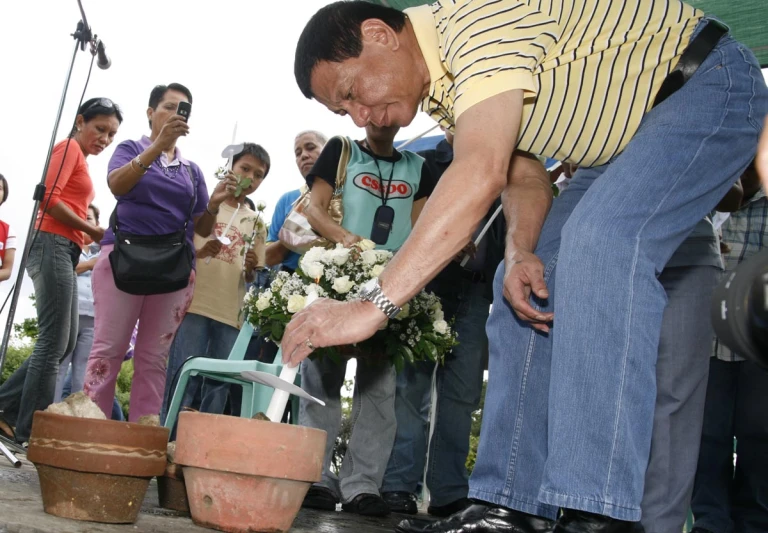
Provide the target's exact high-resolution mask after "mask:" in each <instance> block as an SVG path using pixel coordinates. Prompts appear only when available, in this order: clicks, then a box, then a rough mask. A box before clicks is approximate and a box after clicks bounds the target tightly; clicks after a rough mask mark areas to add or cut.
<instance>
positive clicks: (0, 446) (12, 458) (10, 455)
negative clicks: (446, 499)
mask: <svg viewBox="0 0 768 533" xmlns="http://www.w3.org/2000/svg"><path fill="white" fill-rule="evenodd" d="M0 453H2V454H3V455H4V456H5V458H6V459H8V460H9V461H10V462H11V464H12V465H13V466H14V467H15V468H21V461H19V459H18V458H17V457H16V456H15V455H13V452H12V451H11V450H9V449H8V448H6V446H5V444H3V443H2V442H0Z"/></svg>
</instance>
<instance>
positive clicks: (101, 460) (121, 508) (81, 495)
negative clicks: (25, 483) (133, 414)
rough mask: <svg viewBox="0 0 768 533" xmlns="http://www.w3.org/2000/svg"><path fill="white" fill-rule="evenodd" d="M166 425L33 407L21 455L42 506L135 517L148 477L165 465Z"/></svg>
mask: <svg viewBox="0 0 768 533" xmlns="http://www.w3.org/2000/svg"><path fill="white" fill-rule="evenodd" d="M168 431H169V430H168V429H167V428H162V427H152V426H141V425H138V424H129V423H127V422H115V421H112V420H94V419H91V418H74V417H71V416H63V415H57V414H53V413H45V412H43V411H37V412H36V413H35V416H34V419H33V422H32V435H31V438H30V440H29V450H28V451H27V458H28V459H29V460H30V461H31V462H33V463H35V466H36V467H37V473H38V476H39V477H40V490H41V492H42V495H43V507H44V508H45V512H46V513H49V514H52V515H56V516H61V517H64V518H73V519H75V520H90V521H93V522H106V523H113V524H122V523H133V522H135V521H136V518H137V517H138V515H139V510H140V509H141V504H142V502H143V501H144V495H145V494H146V492H147V487H148V486H149V481H150V479H151V478H152V477H154V476H157V475H162V473H163V472H164V471H165V462H166V459H165V450H166V447H167V445H168Z"/></svg>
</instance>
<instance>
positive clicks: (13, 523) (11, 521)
mask: <svg viewBox="0 0 768 533" xmlns="http://www.w3.org/2000/svg"><path fill="white" fill-rule="evenodd" d="M402 518H403V517H402V516H399V515H392V516H389V517H387V518H383V519H373V518H363V517H360V516H356V515H350V514H347V513H342V512H338V513H326V512H317V511H311V510H302V511H301V512H300V513H299V516H298V517H297V518H296V521H295V522H294V524H293V527H292V528H291V532H292V533H380V532H381V533H383V532H387V533H391V532H392V531H394V528H395V525H396V524H397V523H398V522H399V521H400V520H401V519H402ZM206 531H207V532H210V531H212V530H210V529H206V528H202V527H198V526H196V525H194V524H193V523H192V520H190V519H189V518H188V517H186V516H183V515H180V514H179V513H176V512H173V511H167V510H165V509H161V508H160V507H158V504H157V483H156V482H155V481H154V480H153V481H152V483H151V484H150V487H149V490H148V491H147V497H146V498H145V500H144V504H143V505H142V508H141V514H140V515H139V519H138V521H137V522H136V523H135V524H132V525H120V526H116V525H107V524H97V523H93V522H79V521H76V520H67V519H64V518H58V517H55V516H52V515H49V514H46V513H45V512H43V504H42V500H41V497H40V486H39V483H38V480H37V472H36V471H35V468H34V466H33V465H32V464H31V463H29V462H27V461H26V460H25V461H24V465H23V466H22V467H21V468H20V469H14V468H12V467H11V466H10V463H9V462H8V461H6V460H5V459H4V458H3V457H0V533H54V532H55V533H121V532H122V533H127V532H132V533H138V532H141V533H182V532H184V533H187V532H191V533H197V532H206Z"/></svg>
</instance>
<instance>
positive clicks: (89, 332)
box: [54, 315, 93, 402]
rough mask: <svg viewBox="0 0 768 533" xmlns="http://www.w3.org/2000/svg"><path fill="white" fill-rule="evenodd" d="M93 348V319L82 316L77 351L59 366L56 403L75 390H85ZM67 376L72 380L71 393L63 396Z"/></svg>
mask: <svg viewBox="0 0 768 533" xmlns="http://www.w3.org/2000/svg"><path fill="white" fill-rule="evenodd" d="M92 347H93V317H92V316H88V315H80V317H79V324H78V328H77V342H76V344H75V349H74V350H72V351H71V352H70V353H68V354H67V355H66V356H64V359H63V360H62V361H61V363H60V364H59V376H58V378H56V394H55V395H54V401H56V402H60V401H61V400H62V399H63V398H66V397H67V396H69V395H70V394H72V390H73V389H74V391H75V392H80V391H81V390H83V383H84V382H85V367H86V365H87V364H88V356H89V355H91V348H92ZM70 363H72V370H71V371H70V366H69V365H70ZM65 376H69V380H70V392H68V393H67V395H66V396H65V395H64V394H62V391H63V390H64V379H65Z"/></svg>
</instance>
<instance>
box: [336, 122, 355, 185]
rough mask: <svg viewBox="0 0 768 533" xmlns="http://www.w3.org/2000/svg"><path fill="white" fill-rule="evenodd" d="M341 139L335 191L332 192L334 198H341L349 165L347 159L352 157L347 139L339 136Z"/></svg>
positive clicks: (350, 146)
mask: <svg viewBox="0 0 768 533" xmlns="http://www.w3.org/2000/svg"><path fill="white" fill-rule="evenodd" d="M339 139H341V157H339V166H338V168H337V169H336V190H334V191H333V195H334V196H341V193H342V192H343V191H344V185H345V184H346V183H347V165H349V159H350V157H351V155H352V145H351V144H350V142H349V139H348V138H347V137H345V136H339Z"/></svg>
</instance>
